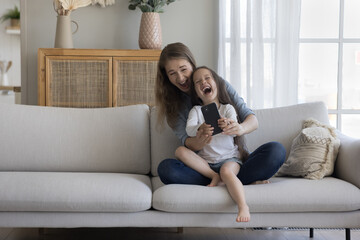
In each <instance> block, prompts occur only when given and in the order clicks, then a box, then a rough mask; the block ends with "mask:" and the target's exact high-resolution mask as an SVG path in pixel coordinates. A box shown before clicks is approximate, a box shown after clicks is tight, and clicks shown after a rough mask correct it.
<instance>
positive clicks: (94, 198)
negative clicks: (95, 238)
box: [0, 172, 152, 212]
mask: <svg viewBox="0 0 360 240" xmlns="http://www.w3.org/2000/svg"><path fill="white" fill-rule="evenodd" d="M151 198H152V191H151V183H150V178H149V177H148V176H144V175H136V174H124V173H70V172H69V173H60V172H0V211H3V212H4V211H9V212H11V211H15V212H22V211H31V212H37V211H39V212H47V211H49V212H138V211H144V210H147V209H149V208H150V207H151Z"/></svg>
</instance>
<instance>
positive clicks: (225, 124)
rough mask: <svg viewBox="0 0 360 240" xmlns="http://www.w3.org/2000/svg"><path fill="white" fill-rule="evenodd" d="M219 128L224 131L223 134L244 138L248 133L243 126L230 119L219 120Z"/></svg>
mask: <svg viewBox="0 0 360 240" xmlns="http://www.w3.org/2000/svg"><path fill="white" fill-rule="evenodd" d="M218 125H219V127H220V128H221V129H222V130H223V132H222V134H225V135H236V136H242V135H244V134H245V133H246V130H245V128H244V126H243V125H241V124H240V123H238V122H237V121H234V120H232V119H230V118H220V119H219V120H218Z"/></svg>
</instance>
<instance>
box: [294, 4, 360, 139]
mask: <svg viewBox="0 0 360 240" xmlns="http://www.w3.org/2000/svg"><path fill="white" fill-rule="evenodd" d="M359 12H360V1H359V0H302V3H301V20H300V46H299V82H298V102H299V103H301V102H310V101H324V102H325V103H326V105H327V106H328V108H329V118H330V121H331V124H332V125H333V126H334V127H336V128H338V129H339V130H340V131H342V132H343V133H344V134H346V135H348V136H352V137H356V138H360V14H359Z"/></svg>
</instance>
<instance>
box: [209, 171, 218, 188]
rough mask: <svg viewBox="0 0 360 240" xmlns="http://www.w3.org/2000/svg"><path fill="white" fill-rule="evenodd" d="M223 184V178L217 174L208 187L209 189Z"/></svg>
mask: <svg viewBox="0 0 360 240" xmlns="http://www.w3.org/2000/svg"><path fill="white" fill-rule="evenodd" d="M220 182H221V178H220V175H219V174H215V175H214V176H213V178H212V179H211V182H210V184H209V185H208V187H215V186H217V185H218V184H219V183H220Z"/></svg>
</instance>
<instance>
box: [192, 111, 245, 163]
mask: <svg viewBox="0 0 360 240" xmlns="http://www.w3.org/2000/svg"><path fill="white" fill-rule="evenodd" d="M218 110H219V113H220V116H221V117H225V118H230V119H232V120H234V121H236V122H237V118H236V111H235V109H234V107H233V106H232V105H230V104H226V105H223V104H220V107H219V109H218ZM204 122H205V119H204V116H203V114H202V112H201V106H198V105H197V106H194V107H193V108H192V109H191V110H190V112H189V116H188V120H187V123H186V132H187V134H188V135H189V136H190V137H195V136H196V132H197V130H198V128H199V127H200V125H201V124H203V123H204ZM198 155H199V156H200V157H202V158H203V159H205V160H206V161H207V162H208V163H218V162H221V161H223V160H225V159H228V158H233V157H236V158H239V159H240V152H239V148H238V146H237V145H236V144H235V142H234V136H230V135H225V134H222V133H219V134H217V135H215V136H213V137H212V140H211V142H210V143H209V144H207V145H205V146H204V148H203V149H201V150H200V151H199V152H198Z"/></svg>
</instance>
